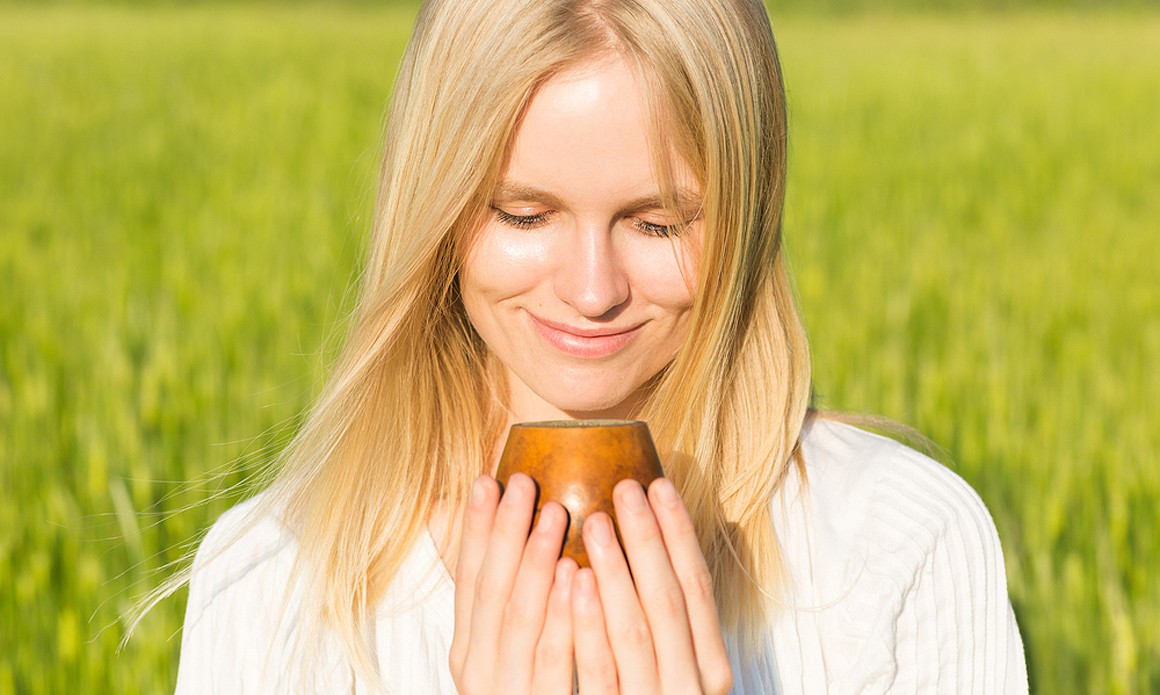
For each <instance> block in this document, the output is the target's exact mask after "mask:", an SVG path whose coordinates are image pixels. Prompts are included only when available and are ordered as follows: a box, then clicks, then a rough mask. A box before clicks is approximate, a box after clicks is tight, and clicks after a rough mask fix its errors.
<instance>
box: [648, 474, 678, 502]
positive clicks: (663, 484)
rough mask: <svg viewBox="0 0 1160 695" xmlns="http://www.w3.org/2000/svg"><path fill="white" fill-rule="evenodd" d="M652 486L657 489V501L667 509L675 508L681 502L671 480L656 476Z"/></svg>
mask: <svg viewBox="0 0 1160 695" xmlns="http://www.w3.org/2000/svg"><path fill="white" fill-rule="evenodd" d="M653 486H655V487H656V489H657V501H658V502H660V503H661V504H663V505H665V506H666V507H668V508H669V509H676V507H677V505H679V504H680V503H681V496H680V495H678V494H677V488H676V486H675V485H673V481H671V480H669V479H668V478H658V479H657V480H656V482H654V483H653Z"/></svg>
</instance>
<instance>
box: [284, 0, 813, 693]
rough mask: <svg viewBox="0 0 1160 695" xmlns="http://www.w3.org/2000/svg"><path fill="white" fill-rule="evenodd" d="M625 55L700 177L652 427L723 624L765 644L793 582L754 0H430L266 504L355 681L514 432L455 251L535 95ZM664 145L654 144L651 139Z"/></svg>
mask: <svg viewBox="0 0 1160 695" xmlns="http://www.w3.org/2000/svg"><path fill="white" fill-rule="evenodd" d="M609 52H616V53H619V54H621V55H623V56H625V57H627V58H628V59H629V60H630V61H631V62H632V63H633V64H634V65H635V66H636V67H637V69H638V70H639V74H640V77H641V80H642V84H643V85H645V89H646V92H647V98H648V100H649V103H650V106H651V107H652V108H653V109H654V110H655V113H654V116H656V117H655V118H654V119H653V121H654V122H656V123H657V130H656V133H655V134H654V135H655V138H656V140H655V142H656V143H661V142H664V143H668V144H671V146H672V147H674V148H675V149H676V151H678V152H679V153H680V154H681V155H682V156H683V157H684V159H685V160H686V161H687V162H688V163H689V164H690V166H691V167H692V168H693V170H694V171H695V173H696V175H697V176H698V177H699V179H700V180H701V181H702V182H703V199H704V205H705V207H704V211H703V214H704V220H705V223H704V227H705V236H704V240H703V248H702V256H701V259H702V260H701V263H700V271H699V276H698V277H697V279H696V288H697V292H696V297H695V300H694V306H693V318H692V321H691V322H690V325H691V328H690V332H689V334H688V336H687V339H686V341H685V344H684V345H683V346H682V348H681V349H680V351H679V353H678V355H677V356H676V358H675V359H674V361H673V362H672V363H671V364H670V365H669V366H668V367H667V368H666V369H665V370H663V371H662V373H661V374H660V375H658V376H657V377H656V379H654V381H653V383H652V384H650V391H649V396H648V398H647V399H646V402H645V404H644V406H643V407H642V410H641V412H640V413H638V414H637V416H638V417H640V418H642V419H645V420H647V421H648V423H649V425H650V428H651V429H652V432H653V434H654V437H655V439H656V440H657V444H658V449H659V450H660V451H661V452H662V455H663V457H664V459H665V461H664V463H665V467H666V471H667V472H668V474H669V476H670V477H672V478H673V479H674V480H675V481H676V482H677V484H678V486H679V487H680V489H681V491H682V494H683V496H684V499H685V501H686V504H687V505H688V507H689V509H690V511H691V513H692V515H693V518H694V521H695V522H696V525H697V528H698V530H699V534H700V538H701V542H702V546H703V549H704V552H705V556H706V559H707V560H708V563H709V566H710V567H711V568H712V572H713V577H714V581H715V587H716V591H717V601H718V606H719V607H720V610H721V615H722V621H723V624H724V625H725V627H726V628H727V629H728V630H731V631H733V632H734V633H735V634H736V635H737V637H738V641H739V643H740V644H742V645H747V646H750V647H755V646H757V644H758V642H759V640H760V633H759V630H760V628H761V626H762V625H763V623H764V621H765V620H766V619H767V618H768V617H769V613H770V610H771V604H770V602H769V600H768V597H769V596H774V595H776V593H777V590H778V586H779V580H780V572H781V568H782V563H781V558H780V554H779V551H778V543H777V539H776V536H775V534H774V529H773V525H772V521H771V517H770V512H769V509H770V500H771V498H772V496H773V494H774V493H775V492H776V491H777V489H778V488H779V486H780V484H781V482H782V481H783V479H784V477H785V475H786V474H787V471H788V470H789V468H790V466H791V465H793V461H794V460H795V451H796V447H797V444H798V440H799V435H800V432H801V428H802V426H803V422H804V420H805V418H806V416H807V410H808V401H809V393H810V384H809V380H810V376H809V357H808V354H807V345H806V340H805V335H804V332H803V330H802V327H801V324H800V322H799V319H798V316H797V312H796V309H795V306H794V300H793V294H792V290H791V287H790V284H789V281H788V278H787V272H786V268H785V265H784V262H783V256H782V253H781V244H780V240H781V236H780V234H781V217H782V203H783V198H784V186H785V170H786V114H785V104H784V91H783V86H782V81H781V74H780V67H779V64H778V60H777V54H776V49H775V46H774V43H773V37H772V35H771V32H770V28H769V23H768V18H767V16H766V13H765V9H764V7H763V5H762V3H761V2H760V0H717V1H715V2H705V0H430V1H428V2H426V3H425V4H424V5H423V7H422V9H421V10H420V13H419V17H418V20H417V24H416V27H415V31H414V34H413V36H412V38H411V41H410V43H409V45H408V48H407V51H406V54H405V56H404V59H403V63H402V68H401V73H400V75H399V79H398V81H397V83H396V87H395V93H394V96H393V100H392V106H391V110H390V118H389V125H388V130H387V134H386V147H385V154H384V158H383V165H382V171H381V182H380V186H379V191H378V203H377V209H376V214H375V219H374V232H373V240H372V243H371V253H370V258H369V261H368V264H367V266H366V268H365V277H364V284H363V289H362V295H361V300H360V303H359V305H358V309H357V313H356V316H355V320H354V323H353V327H352V328H351V332H350V335H349V337H348V340H347V343H346V345H345V348H344V350H343V351H342V353H341V355H340V357H339V360H338V361H337V364H336V366H335V368H334V371H333V374H332V376H331V377H330V380H329V383H328V385H327V386H326V388H325V390H324V392H323V393H322V395H321V396H320V398H319V399H318V401H317V403H316V404H315V406H314V408H313V409H312V411H311V412H310V414H309V416H308V418H307V419H306V421H305V424H304V426H303V427H302V429H301V431H300V433H299V434H298V436H297V437H296V439H295V440H294V441H293V442H292V444H291V445H290V447H288V449H287V451H286V452H285V456H284V460H283V465H282V467H281V470H280V472H279V473H278V474H277V476H276V477H275V479H274V480H273V481H272V483H271V485H270V487H269V489H268V491H267V493H266V495H265V496H264V498H265V502H266V504H268V505H270V507H271V508H274V507H276V508H277V509H279V510H281V513H282V514H283V519H284V521H285V523H286V524H287V526H288V527H289V528H290V529H291V530H292V531H293V532H294V533H295V535H296V537H297V541H298V565H297V571H298V573H299V576H298V579H299V580H300V581H301V583H302V586H303V587H305V591H306V594H305V600H304V602H303V605H305V606H308V607H309V610H310V611H314V612H315V615H314V617H315V618H317V623H318V624H319V625H324V626H325V628H326V630H327V631H328V632H331V633H332V634H334V635H336V636H337V638H338V639H339V640H340V641H341V642H342V644H343V645H344V646H345V648H346V650H347V652H348V655H349V656H350V658H351V659H352V661H353V662H354V663H355V664H358V665H360V666H361V667H362V669H363V670H364V671H367V670H373V665H372V664H373V661H374V660H373V657H372V656H371V654H370V650H369V648H368V646H367V644H366V641H365V637H364V635H366V634H367V633H368V630H367V627H368V622H369V621H370V620H371V619H372V618H371V617H370V616H372V615H373V612H372V611H371V610H370V609H371V607H373V606H374V605H375V603H376V601H377V600H378V599H379V598H381V597H382V596H383V594H384V591H385V590H386V588H387V587H388V585H389V584H390V583H391V581H392V578H393V577H395V576H396V574H397V573H398V571H399V569H400V566H401V563H402V562H403V560H404V558H405V557H406V555H407V553H408V552H409V550H410V549H411V547H412V545H413V544H414V543H415V542H416V540H417V539H418V538H419V536H420V534H422V533H424V532H425V525H426V523H427V520H428V515H429V513H430V511H431V509H432V508H433V506H434V505H437V504H439V505H443V506H445V507H446V508H447V509H451V510H458V509H461V508H462V506H463V502H464V497H465V493H466V491H467V490H468V488H469V486H470V483H471V481H472V480H473V479H474V478H475V477H476V476H477V475H479V474H480V473H481V472H487V470H488V466H489V465H490V463H491V461H492V456H493V454H494V451H495V448H496V446H497V444H498V441H499V439H500V438H501V437H502V435H503V432H502V431H501V430H502V427H503V424H504V423H505V422H506V414H505V413H504V412H503V407H504V406H503V399H504V393H503V384H502V383H500V382H498V381H497V379H496V378H494V376H492V375H493V374H494V369H493V367H492V366H491V365H490V362H491V360H490V358H489V355H488V350H487V347H486V345H484V344H483V342H482V341H481V339H480V338H479V336H478V335H477V334H476V333H475V331H474V329H473V328H472V326H471V325H470V323H469V321H468V319H467V317H466V315H465V313H464V310H463V307H462V305H461V303H460V301H459V298H458V296H457V286H456V274H457V270H458V264H459V259H460V258H461V257H462V255H463V252H464V249H465V248H466V247H467V246H468V245H469V244H470V241H471V233H472V231H473V229H474V227H475V226H476V222H477V220H478V215H479V213H480V211H481V210H484V209H486V205H487V204H488V202H489V200H490V195H491V193H492V190H493V189H494V187H495V185H496V183H497V180H498V176H499V174H500V170H501V168H502V165H503V161H504V156H505V152H506V150H507V147H508V144H509V142H510V140H511V138H512V135H513V132H514V130H515V128H516V126H517V123H518V119H519V117H520V115H521V113H522V111H523V109H524V107H525V106H526V104H527V103H528V101H529V100H530V99H531V97H532V95H533V94H534V92H535V90H536V87H537V85H538V84H541V83H542V82H543V81H544V80H545V79H546V78H548V77H549V76H551V75H552V74H554V73H556V72H558V71H560V70H561V69H563V68H565V67H567V66H569V65H573V64H576V63H577V62H579V61H583V60H587V59H591V58H593V57H594V56H597V55H600V54H606V53H609ZM654 144H655V143H654Z"/></svg>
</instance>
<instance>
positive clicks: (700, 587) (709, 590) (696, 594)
mask: <svg viewBox="0 0 1160 695" xmlns="http://www.w3.org/2000/svg"><path fill="white" fill-rule="evenodd" d="M684 590H685V595H686V596H687V597H688V598H689V599H690V600H693V601H712V600H713V575H712V574H711V573H710V572H709V568H708V567H705V566H704V565H702V566H700V567H698V568H697V569H696V570H695V571H693V573H692V575H691V576H690V577H689V579H688V582H687V585H686V586H685V587H684Z"/></svg>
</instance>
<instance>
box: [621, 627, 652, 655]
mask: <svg viewBox="0 0 1160 695" xmlns="http://www.w3.org/2000/svg"><path fill="white" fill-rule="evenodd" d="M620 636H621V640H622V641H623V642H624V644H625V646H627V647H628V648H630V649H634V650H644V649H649V650H651V649H652V632H650V631H649V629H648V624H647V623H645V622H644V621H643V620H631V621H629V622H628V623H627V624H625V625H624V627H623V628H621V630H620Z"/></svg>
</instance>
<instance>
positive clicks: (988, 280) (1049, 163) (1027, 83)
mask: <svg viewBox="0 0 1160 695" xmlns="http://www.w3.org/2000/svg"><path fill="white" fill-rule="evenodd" d="M980 8H982V9H980ZM772 15H773V17H774V22H775V31H776V33H777V35H778V39H779V42H780V46H781V50H782V59H783V63H784V66H785V73H786V80H787V84H788V90H789V100H790V113H791V148H792V154H791V180H790V188H789V203H788V209H787V244H788V248H789V253H790V257H791V261H792V268H793V272H794V275H795V277H796V280H797V282H798V285H799V289H800V295H801V301H802V305H803V309H804V313H805V318H806V322H807V325H808V327H809V330H810V335H811V338H812V342H813V349H814V354H815V360H816V382H817V388H818V391H819V393H820V394H821V397H822V401H823V403H824V404H825V405H827V406H829V407H834V408H840V409H845V410H854V411H859V412H870V413H880V414H883V415H886V416H888V417H891V418H895V419H897V420H899V421H902V422H905V423H909V424H912V425H914V426H916V427H917V428H918V429H920V430H921V431H923V432H925V433H926V434H928V435H930V436H931V437H932V438H933V439H934V440H935V441H936V442H938V443H939V444H941V445H942V446H943V447H944V448H945V457H944V458H945V460H946V461H947V462H948V463H950V465H952V466H953V467H954V468H955V469H956V470H957V471H959V472H960V474H962V475H963V476H964V477H965V478H966V479H967V480H968V481H970V482H971V483H972V484H973V485H974V486H975V487H976V488H977V489H978V491H979V492H980V494H981V495H982V497H983V499H984V500H985V501H986V502H987V504H988V505H989V507H990V509H991V510H992V512H993V514H994V516H995V521H996V523H997V525H998V528H999V533H1000V536H1001V537H1002V540H1003V544H1004V547H1005V550H1006V554H1007V555H1006V561H1007V572H1008V578H1009V582H1010V589H1011V595H1012V600H1013V602H1014V605H1015V608H1016V611H1017V613H1018V616H1019V619H1020V623H1021V626H1022V629H1023V635H1024V639H1025V641H1026V646H1027V652H1028V658H1029V668H1030V674H1031V679H1032V685H1033V689H1034V690H1035V691H1036V692H1042V693H1157V692H1160V630H1158V628H1160V581H1157V578H1158V577H1160V550H1158V548H1160V541H1158V538H1157V531H1158V529H1160V506H1158V504H1157V501H1158V500H1160V467H1158V466H1157V465H1156V463H1155V461H1154V457H1155V456H1156V454H1157V453H1158V452H1160V427H1157V423H1158V422H1160V417H1157V415H1158V413H1157V408H1156V405H1155V402H1156V398H1157V394H1160V369H1157V368H1156V366H1157V365H1156V361H1157V360H1156V358H1157V356H1158V355H1160V282H1158V281H1157V274H1158V273H1157V267H1158V261H1160V252H1158V251H1157V241H1158V239H1157V237H1158V236H1160V235H1158V232H1160V223H1158V222H1157V220H1160V194H1158V193H1157V182H1160V128H1158V127H1157V125H1156V124H1157V114H1158V113H1160V8H1158V7H1157V5H1156V3H1154V2H1153V3H1146V2H1141V3H1136V4H1131V3H1128V4H1124V3H1117V4H1116V5H1115V6H1110V5H1108V3H1103V2H1096V1H1094V0H1093V1H1092V2H1071V3H1062V2H1048V1H1047V0H1044V1H1042V2H1031V3H1021V4H1020V7H1019V8H1017V9H1012V8H1011V6H1010V3H1000V2H999V1H998V0H993V1H984V2H981V3H979V2H970V1H968V0H947V2H944V3H942V4H941V5H940V6H939V7H938V8H933V9H932V6H931V5H929V4H921V5H920V3H918V2H910V1H908V0H881V1H877V2H871V0H828V1H826V2H821V3H807V2H805V0H800V1H795V2H787V3H779V4H775V5H774V6H773V9H772ZM413 16H414V4H413V3H405V2H396V3H387V4H381V3H370V2H366V3H343V4H328V5H309V4H292V5H288V6H285V5H284V6H274V5H256V6H255V5H245V6H237V5H224V4H219V5H212V4H206V5H197V6H185V5H182V6H181V7H179V6H178V3H176V2H156V3H145V4H144V5H142V4H140V3H130V2H124V3H120V4H112V5H110V4H107V3H106V4H103V5H98V4H89V3H75V2H74V3H70V4H60V5H53V4H50V5H49V6H33V5H30V4H27V3H8V4H3V5H0V495H2V497H0V640H2V642H0V654H3V656H2V657H0V694H5V693H36V694H40V693H63V692H82V693H155V692H166V691H169V690H171V689H172V684H173V679H174V676H175V673H176V654H177V650H178V648H179V643H180V633H179V629H180V625H181V614H182V611H183V609H184V596H179V597H176V598H174V599H172V600H169V601H167V602H166V603H164V604H163V605H161V606H160V607H159V608H158V609H156V610H155V611H154V612H153V613H151V614H150V615H149V617H148V618H147V619H146V621H145V622H144V623H143V625H142V626H141V628H140V630H139V632H138V633H137V635H136V636H135V637H134V638H133V639H132V640H131V641H130V642H129V644H128V646H127V647H126V648H125V649H124V650H123V651H121V652H120V653H118V652H117V650H116V647H117V643H118V641H119V640H120V639H121V637H122V636H123V631H124V623H123V621H122V619H121V617H120V616H121V614H122V613H123V612H124V611H126V610H127V609H128V608H129V607H130V605H131V603H132V601H133V600H134V599H135V598H136V597H138V596H139V595H140V594H141V592H143V591H145V590H147V589H148V588H151V587H152V586H155V585H156V584H157V583H158V582H159V581H160V579H161V577H163V576H165V572H166V570H165V567H166V565H167V564H168V563H171V562H173V561H175V560H177V559H178V558H179V557H180V555H181V552H182V550H183V549H185V548H186V547H188V546H187V544H188V543H189V542H190V541H191V540H192V539H194V538H195V535H196V534H197V533H198V532H199V531H200V530H202V529H204V528H205V527H206V526H207V525H208V524H209V523H210V522H211V521H212V520H213V518H215V516H216V515H217V514H219V513H220V512H221V511H223V510H224V509H225V508H227V507H228V506H229V505H230V504H232V503H233V502H234V501H236V499H237V498H238V495H240V494H242V490H241V489H238V488H236V487H233V486H234V485H235V484H237V483H238V482H239V481H242V480H243V479H244V478H245V477H246V475H247V474H249V473H252V472H253V471H255V470H257V469H258V468H259V467H260V466H261V465H262V464H264V463H266V462H268V461H269V460H270V458H271V456H272V455H273V454H274V452H276V451H277V449H278V447H279V446H280V445H281V443H283V442H284V441H285V440H286V437H287V436H288V434H289V433H290V432H292V430H293V426H294V423H295V420H296V418H297V416H298V415H299V414H300V413H301V411H302V410H303V408H305V407H306V406H307V404H308V403H309V402H310V399H311V398H312V396H313V395H314V394H315V393H317V390H318V387H319V384H320V381H321V379H322V378H323V375H324V368H325V364H326V361H327V359H328V357H330V356H332V355H333V349H334V344H335V337H336V336H339V335H341V329H342V319H343V316H344V314H345V312H346V311H348V310H349V308H350V301H349V300H350V296H351V290H350V284H351V282H352V279H353V278H354V277H355V275H356V273H357V264H358V263H359V258H360V254H361V251H362V249H363V244H364V241H363V237H364V235H365V232H366V229H367V227H368V220H369V216H370V210H371V205H372V193H371V191H372V189H373V186H374V172H375V169H376V166H377V160H378V156H379V153H378V143H379V140H380V133H381V128H382V121H383V114H384V106H385V103H386V97H387V95H388V93H389V90H390V86H391V83H392V79H393V76H394V73H395V70H396V64H397V61H398V59H399V56H400V53H401V50H402V46H403V43H404V41H405V39H406V36H407V34H408V32H409V29H410V23H411V21H412V18H413ZM207 499H209V500H210V501H208V502H207V501H206V500H207Z"/></svg>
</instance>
